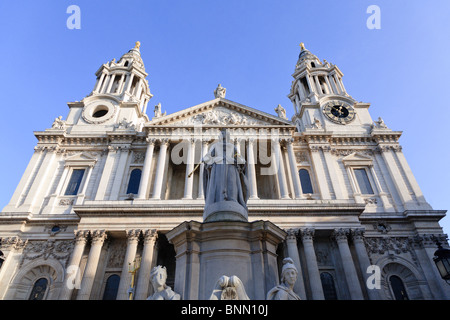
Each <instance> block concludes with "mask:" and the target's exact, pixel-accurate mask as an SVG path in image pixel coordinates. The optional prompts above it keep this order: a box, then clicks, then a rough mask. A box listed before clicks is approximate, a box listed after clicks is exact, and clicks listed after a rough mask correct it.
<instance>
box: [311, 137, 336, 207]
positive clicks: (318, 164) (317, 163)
mask: <svg viewBox="0 0 450 320" xmlns="http://www.w3.org/2000/svg"><path fill="white" fill-rule="evenodd" d="M320 149H321V147H319V146H311V160H312V162H313V165H314V170H315V171H316V174H317V180H318V181H317V182H318V185H319V191H320V195H321V197H322V199H323V200H329V199H331V195H330V189H329V188H328V182H327V176H326V173H325V168H324V166H323V163H322V158H321V157H320V152H321V150H320Z"/></svg>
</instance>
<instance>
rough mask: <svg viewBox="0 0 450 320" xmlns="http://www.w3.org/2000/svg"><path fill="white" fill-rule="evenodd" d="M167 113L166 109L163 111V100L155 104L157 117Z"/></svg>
mask: <svg viewBox="0 0 450 320" xmlns="http://www.w3.org/2000/svg"><path fill="white" fill-rule="evenodd" d="M165 115H166V111H164V113H161V102H160V103H158V104H157V105H156V106H155V118H159V117H162V116H165Z"/></svg>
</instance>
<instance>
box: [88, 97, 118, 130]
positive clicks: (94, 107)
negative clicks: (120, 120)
mask: <svg viewBox="0 0 450 320" xmlns="http://www.w3.org/2000/svg"><path fill="white" fill-rule="evenodd" d="M116 111H117V110H116V107H115V106H114V104H112V103H110V102H109V101H105V100H102V101H95V102H93V103H91V104H89V105H87V106H86V107H84V110H83V113H82V114H81V115H82V117H83V119H84V120H85V121H86V122H87V123H92V124H100V123H104V122H106V121H108V120H110V119H111V118H113V117H114V115H115V114H116Z"/></svg>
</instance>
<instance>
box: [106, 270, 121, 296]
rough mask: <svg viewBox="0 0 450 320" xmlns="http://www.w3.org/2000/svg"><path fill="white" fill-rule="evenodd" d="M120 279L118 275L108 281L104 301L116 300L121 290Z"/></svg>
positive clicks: (112, 276) (110, 277)
mask: <svg viewBox="0 0 450 320" xmlns="http://www.w3.org/2000/svg"><path fill="white" fill-rule="evenodd" d="M119 282H120V277H119V276H118V275H117V274H113V275H111V276H109V278H108V280H106V286H105V292H104V293H103V300H116V297H117V291H118V290H119Z"/></svg>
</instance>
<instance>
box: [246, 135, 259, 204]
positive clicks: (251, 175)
mask: <svg viewBox="0 0 450 320" xmlns="http://www.w3.org/2000/svg"><path fill="white" fill-rule="evenodd" d="M254 142H255V139H253V138H250V139H248V152H247V161H248V166H247V168H248V180H249V182H250V183H249V184H250V186H249V187H250V188H249V189H250V190H249V191H250V195H249V199H258V185H257V183H256V169H255V164H256V158H255V152H254V149H253V148H254Z"/></svg>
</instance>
